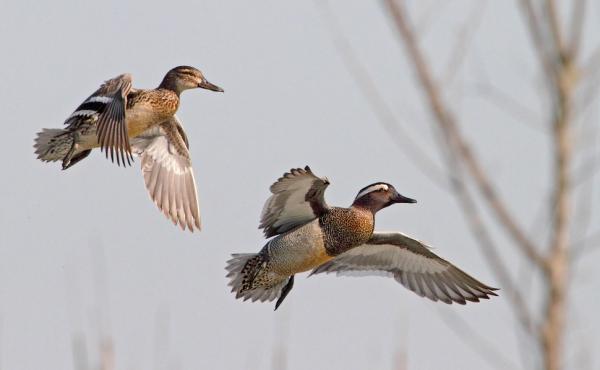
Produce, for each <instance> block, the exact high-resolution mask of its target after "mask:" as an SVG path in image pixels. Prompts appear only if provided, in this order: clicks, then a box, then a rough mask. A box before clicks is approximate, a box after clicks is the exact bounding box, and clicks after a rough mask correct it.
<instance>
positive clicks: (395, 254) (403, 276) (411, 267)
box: [311, 232, 497, 304]
mask: <svg viewBox="0 0 600 370" xmlns="http://www.w3.org/2000/svg"><path fill="white" fill-rule="evenodd" d="M322 272H325V273H332V272H335V273H336V274H337V275H361V274H369V273H384V274H386V275H390V276H393V277H394V279H395V280H396V281H398V282H399V283H401V284H402V285H404V286H405V287H406V288H408V289H410V290H412V291H413V292H415V293H417V294H418V295H420V296H421V297H427V298H429V299H431V300H433V301H438V300H440V301H442V302H444V303H448V304H450V303H452V302H456V303H459V304H465V303H466V302H467V301H471V302H479V300H480V299H488V298H489V297H490V296H495V295H497V294H496V293H494V291H495V290H497V289H496V288H492V287H489V286H487V285H485V284H483V283H481V282H480V281H478V280H477V279H475V278H473V277H471V276H470V275H468V274H467V273H465V272H464V271H462V270H460V269H459V268H458V267H456V266H454V265H453V264H451V263H450V262H448V261H446V260H444V259H443V258H441V257H438V256H437V255H436V254H435V253H433V252H431V250H430V249H429V247H428V246H426V245H425V244H423V243H421V242H420V241H418V240H416V239H413V238H411V237H409V236H406V235H404V234H402V233H399V232H389V233H387V232H375V233H373V236H372V237H371V239H370V240H369V241H368V242H367V243H366V244H363V245H361V246H358V247H356V248H353V249H351V250H349V251H347V252H344V253H342V254H340V255H339V256H337V257H335V258H334V259H332V260H331V261H328V262H326V263H324V264H322V265H321V266H319V267H317V268H315V269H314V270H313V271H312V272H311V275H312V274H318V273H322Z"/></svg>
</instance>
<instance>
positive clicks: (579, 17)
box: [568, 0, 587, 58]
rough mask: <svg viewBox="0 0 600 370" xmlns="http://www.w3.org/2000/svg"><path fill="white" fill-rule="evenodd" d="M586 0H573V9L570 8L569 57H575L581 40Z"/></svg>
mask: <svg viewBox="0 0 600 370" xmlns="http://www.w3.org/2000/svg"><path fill="white" fill-rule="evenodd" d="M586 8H587V0H573V9H572V10H571V25H570V38H569V45H568V53H569V55H570V56H571V58H576V57H577V55H578V54H579V49H580V45H581V40H582V38H583V37H582V33H583V25H584V24H585V11H586Z"/></svg>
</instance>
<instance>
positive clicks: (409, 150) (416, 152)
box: [315, 1, 448, 190]
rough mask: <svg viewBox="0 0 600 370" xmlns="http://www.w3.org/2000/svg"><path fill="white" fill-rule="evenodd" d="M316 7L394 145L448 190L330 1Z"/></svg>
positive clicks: (440, 170)
mask: <svg viewBox="0 0 600 370" xmlns="http://www.w3.org/2000/svg"><path fill="white" fill-rule="evenodd" d="M315 5H316V6H317V7H318V8H319V9H320V10H321V14H322V16H323V17H324V22H323V23H325V24H326V25H327V27H328V29H329V31H330V32H331V35H332V38H333V40H334V45H335V47H336V50H337V51H338V53H339V54H340V56H341V57H342V59H343V61H344V65H345V66H346V68H347V70H348V73H349V74H350V75H351V77H352V78H353V80H354V82H355V83H356V84H357V86H358V88H359V90H360V91H361V92H362V93H363V94H364V96H365V98H366V100H367V101H368V102H369V107H370V108H371V110H372V112H373V113H374V114H375V117H376V118H377V122H379V123H380V124H381V126H382V127H383V128H384V129H385V130H386V131H387V133H388V135H390V136H392V137H393V139H394V140H393V142H394V143H395V144H396V145H397V146H398V148H399V149H400V150H401V151H403V152H404V153H405V155H406V156H407V157H408V158H411V159H414V161H415V167H416V168H417V169H418V170H420V171H421V172H422V173H423V174H424V175H425V176H427V177H428V179H429V180H431V182H432V183H433V184H435V185H436V186H439V187H442V188H444V189H445V190H448V188H447V187H445V186H444V185H445V184H446V181H445V179H446V178H447V175H446V174H445V173H444V171H443V170H442V169H441V168H440V167H439V166H438V165H436V164H435V162H434V160H432V159H431V158H429V156H428V155H427V154H426V153H425V151H424V150H423V149H421V147H420V146H419V145H418V144H416V143H417V141H416V140H414V139H412V137H411V136H412V135H411V134H410V133H409V132H408V131H406V130H404V129H403V128H402V126H401V125H400V124H399V122H398V120H397V119H396V118H395V117H394V113H393V111H392V109H391V108H390V106H389V105H388V104H387V103H386V101H385V99H384V98H383V96H382V95H381V94H380V92H379V89H378V87H377V85H376V84H375V83H374V82H373V79H372V78H371V76H370V74H369V72H368V70H367V69H366V68H365V67H364V66H363V65H362V63H360V61H359V60H358V58H357V57H356V53H355V52H354V50H353V48H352V46H351V45H350V42H348V40H347V39H346V37H345V36H344V34H343V32H341V27H340V25H339V24H338V22H337V19H336V17H335V16H334V14H333V13H332V12H331V9H330V7H329V4H328V2H327V1H315Z"/></svg>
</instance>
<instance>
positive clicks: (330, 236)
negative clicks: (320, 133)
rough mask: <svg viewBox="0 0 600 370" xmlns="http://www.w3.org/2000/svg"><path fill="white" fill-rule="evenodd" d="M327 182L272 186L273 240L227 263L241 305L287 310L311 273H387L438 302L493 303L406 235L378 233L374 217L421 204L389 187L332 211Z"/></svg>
mask: <svg viewBox="0 0 600 370" xmlns="http://www.w3.org/2000/svg"><path fill="white" fill-rule="evenodd" d="M327 186H329V180H327V178H320V177H317V176H316V175H315V174H314V173H313V172H312V171H311V169H310V168H309V167H308V166H306V167H305V168H304V169H302V168H296V169H292V170H291V171H290V172H288V173H285V174H284V175H283V177H281V178H279V180H277V181H276V182H275V183H274V184H273V185H271V193H272V195H271V197H269V199H267V201H266V203H265V206H264V208H263V211H262V214H261V221H260V226H259V228H262V229H263V231H264V233H265V236H266V237H267V238H269V237H272V236H275V237H274V238H273V239H271V240H269V241H268V242H267V244H266V245H265V246H264V247H263V248H262V250H261V251H260V252H259V253H248V254H233V255H232V257H233V258H232V259H231V260H229V261H228V262H227V267H226V269H227V271H228V274H227V277H229V278H230V283H229V285H230V286H231V287H232V290H231V291H232V292H234V293H235V294H236V298H243V299H244V300H248V299H251V300H252V301H253V302H254V301H257V300H258V301H261V302H264V301H273V300H275V299H276V298H277V302H276V303H275V309H277V308H278V307H279V305H281V303H282V302H283V300H284V299H285V297H286V296H287V295H288V293H289V292H290V291H291V289H292V287H293V285H294V275H295V274H297V273H300V272H304V271H308V270H312V272H311V273H310V275H309V276H311V275H313V274H318V273H322V272H326V273H330V272H335V273H336V274H337V275H353V274H354V275H356V274H364V273H369V272H370V273H379V274H380V273H382V272H383V273H385V274H387V275H389V276H392V277H394V279H396V280H397V281H398V282H400V283H401V284H402V285H404V286H405V287H407V288H408V289H410V290H412V291H413V292H415V293H417V294H418V295H420V296H422V297H427V298H429V299H431V300H433V301H438V300H439V301H442V302H444V303H448V304H450V303H453V302H456V303H459V304H465V303H466V302H467V301H471V302H479V300H480V299H488V298H489V297H490V296H495V295H497V294H496V293H494V291H496V290H497V289H496V288H492V287H490V286H487V285H485V284H483V283H481V282H479V281H478V280H476V279H475V278H473V277H471V276H469V275H468V274H467V273H465V272H463V271H462V270H460V269H458V268H457V267H455V266H454V265H452V264H451V263H450V262H448V261H446V260H444V259H442V258H440V257H438V256H437V255H435V254H434V253H433V252H431V251H430V250H429V247H428V246H426V245H425V244H423V243H421V242H420V241H418V240H416V239H413V238H411V237H409V236H406V235H404V234H402V233H400V232H378V231H375V232H374V226H375V213H377V211H379V210H381V209H383V208H385V207H388V206H390V205H392V204H395V203H416V200H414V199H411V198H407V197H405V196H403V195H400V194H399V193H398V192H397V191H396V189H395V188H394V187H393V186H392V185H390V184H388V183H384V182H377V183H374V184H371V185H368V186H366V187H364V188H362V189H361V190H360V191H359V192H358V195H357V196H356V198H355V199H354V202H353V203H352V205H351V206H350V207H349V208H340V207H329V206H328V205H327V203H325V199H324V193H325V189H326V188H327Z"/></svg>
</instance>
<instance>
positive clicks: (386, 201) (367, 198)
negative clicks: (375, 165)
mask: <svg viewBox="0 0 600 370" xmlns="http://www.w3.org/2000/svg"><path fill="white" fill-rule="evenodd" d="M416 202H417V201H416V200H414V199H411V198H407V197H405V196H404V195H401V194H400V193H398V192H397V191H396V189H395V188H394V187H393V186H392V185H390V184H388V183H385V182H376V183H374V184H371V185H368V186H365V187H364V188H362V189H360V191H359V192H358V195H357V196H356V198H355V199H354V203H352V207H358V208H364V209H368V210H370V211H371V212H373V213H375V212H377V211H379V210H380V209H383V208H385V207H388V206H391V205H392V204H394V203H416Z"/></svg>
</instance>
